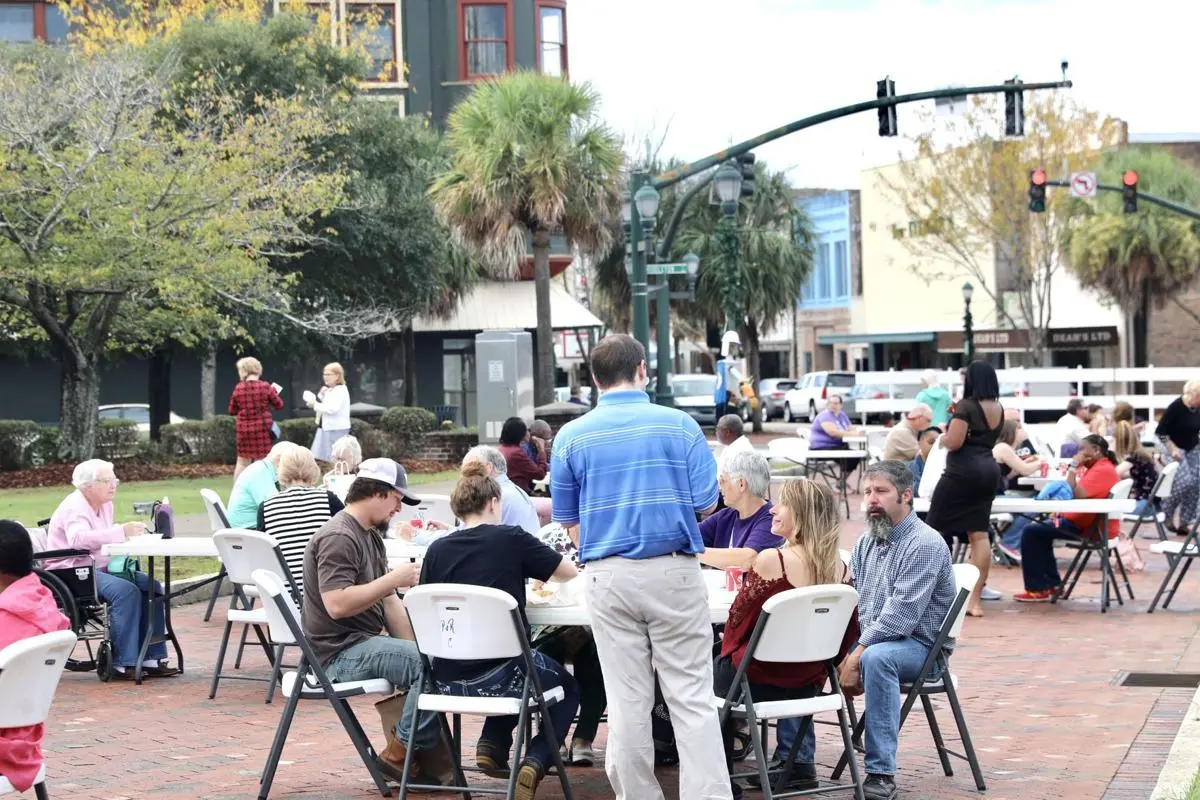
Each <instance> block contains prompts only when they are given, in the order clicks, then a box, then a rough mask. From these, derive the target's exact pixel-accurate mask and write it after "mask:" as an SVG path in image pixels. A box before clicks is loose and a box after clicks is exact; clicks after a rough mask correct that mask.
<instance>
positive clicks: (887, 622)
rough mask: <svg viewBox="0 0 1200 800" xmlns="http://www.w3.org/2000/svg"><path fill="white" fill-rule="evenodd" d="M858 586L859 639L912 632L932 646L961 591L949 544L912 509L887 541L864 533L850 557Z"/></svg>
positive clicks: (879, 639) (869, 642)
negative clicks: (957, 583)
mask: <svg viewBox="0 0 1200 800" xmlns="http://www.w3.org/2000/svg"><path fill="white" fill-rule="evenodd" d="M850 570H851V572H853V573H854V587H855V589H857V590H858V619H859V624H860V626H861V628H862V635H860V636H859V638H858V642H859V644H861V645H864V646H866V647H870V646H871V645H873V644H878V643H879V642H886V641H890V640H895V639H904V638H907V637H910V636H911V637H912V638H913V639H916V640H917V641H918V642H920V643H921V644H923V645H925V646H926V647H933V642H934V640H935V639H936V638H937V634H938V629H939V628H941V626H942V622H944V621H945V619H946V614H947V613H948V612H949V611H950V606H951V604H953V602H954V596H955V593H956V589H955V584H954V572H953V570H951V568H950V548H948V547H946V542H945V540H944V539H942V537H941V535H940V534H938V532H937V531H935V530H934V529H933V528H931V527H929V526H928V525H926V524H925V523H924V522H922V521H921V520H919V519H917V515H916V514H915V513H913V512H912V511H909V512H908V516H906V517H905V518H904V519H902V520H900V522H899V524H897V525H896V527H895V529H894V530H893V531H892V532H891V534H890V535H889V536H888V538H887V540H886V541H882V542H880V541H878V540H877V539H876V538H875V537H874V536H872V535H871V534H870V533H864V534H863V535H862V536H861V537H860V538H859V540H858V542H857V543H855V545H854V553H853V555H852V556H851V558H850Z"/></svg>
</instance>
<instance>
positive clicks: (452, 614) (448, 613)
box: [404, 583, 522, 661]
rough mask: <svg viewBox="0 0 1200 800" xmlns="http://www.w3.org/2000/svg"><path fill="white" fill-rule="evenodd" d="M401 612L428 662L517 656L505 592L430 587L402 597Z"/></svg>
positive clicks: (510, 598)
mask: <svg viewBox="0 0 1200 800" xmlns="http://www.w3.org/2000/svg"><path fill="white" fill-rule="evenodd" d="M404 607H405V608H406V609H408V618H409V619H410V620H412V626H413V632H414V633H416V636H417V648H418V649H419V650H420V651H421V652H422V653H424V654H425V655H426V656H429V657H430V658H445V659H450V660H452V661H464V660H473V659H480V660H490V659H501V658H515V657H516V656H519V655H521V653H522V648H521V639H520V637H519V636H518V635H517V629H516V627H515V626H514V625H513V611H514V610H515V609H516V607H517V601H516V600H515V599H514V598H513V596H512V595H510V594H509V593H508V592H503V591H501V590H499V589H490V588H487V587H484V586H467V585H466V584H459V583H430V584H426V585H424V586H417V587H416V588H414V589H410V590H409V591H408V592H406V593H405V595H404Z"/></svg>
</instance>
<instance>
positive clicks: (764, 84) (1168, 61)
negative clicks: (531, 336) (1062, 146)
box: [568, 0, 1200, 188]
mask: <svg viewBox="0 0 1200 800" xmlns="http://www.w3.org/2000/svg"><path fill="white" fill-rule="evenodd" d="M1195 8H1196V5H1195V0H1140V1H1139V2H1137V3H1136V4H1133V5H1131V4H1129V3H1128V2H1118V0H1090V1H1089V0H941V1H940V2H939V1H938V0H571V2H570V5H569V12H568V13H569V20H568V24H569V32H568V36H569V40H568V41H569V43H570V66H571V77H572V79H573V80H576V81H584V80H586V81H590V82H591V83H592V84H593V85H594V86H595V87H596V88H597V89H598V90H599V91H600V92H601V94H602V96H603V113H604V116H605V117H606V119H607V120H608V121H609V123H610V124H611V125H613V127H614V128H616V129H617V130H619V131H621V132H622V133H623V134H625V135H627V136H630V137H631V138H635V139H638V138H642V137H644V136H647V135H651V134H653V135H656V137H657V136H661V135H662V134H663V133H664V132H666V133H667V136H666V141H665V147H664V151H665V155H668V156H671V155H673V156H678V157H679V158H682V159H684V160H687V161H691V160H695V159H698V158H701V157H703V156H705V155H708V154H709V153H712V152H714V151H716V150H719V149H721V148H722V147H724V146H726V145H728V144H730V143H733V142H737V141H741V140H743V139H747V138H749V137H751V136H754V135H757V134H759V133H761V132H763V131H765V130H768V129H770V128H773V127H776V126H779V125H783V124H786V123H788V122H790V121H792V120H794V119H798V118H800V117H804V116H807V115H809V114H813V113H817V112H820V111H823V110H825V109H828V108H833V107H837V106H842V105H848V104H850V103H854V102H858V101H861V100H865V99H868V98H870V97H873V96H874V93H875V81H876V80H877V79H879V78H882V77H883V76H884V75H889V74H890V76H891V77H892V79H893V80H895V81H896V89H897V92H898V93H901V94H903V93H906V92H914V91H921V90H925V89H930V88H936V87H940V86H947V85H978V84H990V83H993V82H995V83H999V82H1001V81H1003V80H1004V79H1006V78H1010V77H1012V76H1013V75H1020V76H1021V78H1022V79H1023V80H1025V81H1027V82H1032V81H1045V80H1055V79H1057V78H1058V77H1059V62H1060V61H1061V60H1062V59H1064V58H1066V59H1068V60H1069V61H1070V62H1071V68H1070V77H1071V79H1072V80H1073V81H1075V86H1076V88H1075V89H1073V90H1072V91H1073V94H1074V96H1075V97H1076V98H1077V99H1078V100H1079V101H1080V102H1082V103H1084V104H1086V105H1088V106H1090V107H1092V108H1095V109H1098V110H1100V111H1103V112H1106V113H1109V114H1112V115H1114V116H1118V117H1121V118H1122V119H1125V120H1127V121H1128V122H1129V124H1130V131H1131V133H1146V132H1172V133H1175V132H1197V131H1200V103H1198V102H1197V101H1196V100H1195V99H1194V97H1193V95H1194V92H1192V91H1191V87H1190V83H1191V81H1190V80H1189V78H1190V76H1191V75H1192V74H1193V71H1194V67H1193V62H1194V58H1193V56H1192V54H1193V53H1194V35H1195V27H1194V24H1193V23H1194V21H1195V17H1196V11H1195ZM1189 19H1191V20H1192V21H1193V22H1192V23H1189V22H1188V21H1187V20H1189ZM913 113H914V112H913V111H912V110H911V109H903V108H902V109H901V112H900V116H899V125H900V132H901V135H902V137H903V135H904V133H905V132H906V131H908V132H909V133H911V132H912V131H913V127H914V126H915V124H916V120H915V119H914V118H913ZM668 126H669V129H668ZM876 126H877V120H876V116H875V114H874V113H866V114H859V115H856V116H854V117H850V118H847V119H843V120H839V121H836V122H831V123H827V124H825V125H822V126H819V127H817V128H813V129H810V130H808V131H802V132H800V133H796V134H793V135H791V136H790V137H787V138H785V139H783V140H781V141H779V142H775V143H772V144H769V145H764V146H763V147H762V148H760V149H759V150H758V151H757V152H758V153H759V155H760V157H762V158H764V159H766V160H767V161H769V162H770V163H771V164H772V165H773V166H776V167H790V168H791V169H792V178H793V181H794V182H795V183H796V184H797V185H801V186H825V187H837V188H844V187H857V186H858V183H859V174H860V171H861V170H862V169H863V168H864V167H870V166H875V165H878V164H881V163H886V162H889V161H894V160H895V154H896V152H897V149H898V147H899V145H900V142H899V141H897V140H887V139H880V138H879V137H878V136H877V135H876V134H877V130H876ZM902 137H901V138H902Z"/></svg>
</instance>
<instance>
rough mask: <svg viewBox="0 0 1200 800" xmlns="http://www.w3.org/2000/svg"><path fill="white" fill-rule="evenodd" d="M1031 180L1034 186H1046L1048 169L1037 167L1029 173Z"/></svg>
mask: <svg viewBox="0 0 1200 800" xmlns="http://www.w3.org/2000/svg"><path fill="white" fill-rule="evenodd" d="M1029 182H1030V183H1032V184H1033V185H1034V186H1045V185H1046V170H1044V169H1035V170H1034V171H1033V172H1030V173H1029Z"/></svg>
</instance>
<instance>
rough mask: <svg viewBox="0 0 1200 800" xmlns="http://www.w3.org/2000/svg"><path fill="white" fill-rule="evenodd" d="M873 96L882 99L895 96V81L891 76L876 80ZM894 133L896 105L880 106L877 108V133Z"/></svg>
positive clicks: (885, 134) (888, 134)
mask: <svg viewBox="0 0 1200 800" xmlns="http://www.w3.org/2000/svg"><path fill="white" fill-rule="evenodd" d="M875 96H876V97H878V98H879V99H880V100H882V99H884V98H885V97H895V96H896V82H895V81H894V80H892V79H891V78H884V79H883V80H881V81H876V82H875ZM896 133H897V131H896V107H895V106H881V107H880V108H879V135H880V136H895V135H896Z"/></svg>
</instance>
